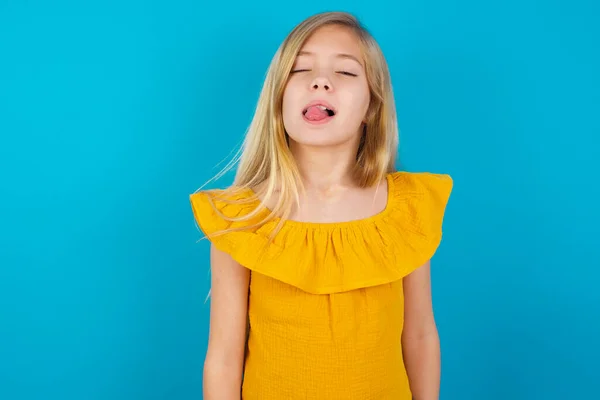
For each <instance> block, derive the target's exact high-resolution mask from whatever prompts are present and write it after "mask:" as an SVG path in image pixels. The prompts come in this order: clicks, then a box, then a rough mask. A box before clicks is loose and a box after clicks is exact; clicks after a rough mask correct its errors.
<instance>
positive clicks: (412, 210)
mask: <svg viewBox="0 0 600 400" xmlns="http://www.w3.org/2000/svg"><path fill="white" fill-rule="evenodd" d="M387 182H388V199H387V205H386V207H385V209H384V210H383V211H382V212H380V213H378V214H376V215H374V216H372V217H369V218H364V219H360V220H355V221H349V222H341V223H310V222H297V221H286V222H285V223H284V224H283V226H282V228H281V230H280V231H279V232H278V233H277V235H276V236H275V237H274V239H273V241H269V233H271V231H272V230H273V229H274V228H275V226H276V225H277V223H278V222H279V221H278V220H277V219H275V220H273V221H269V222H267V223H266V224H263V225H261V226H260V227H258V228H255V227H252V228H248V229H243V228H244V227H249V226H250V225H252V224H254V223H255V222H257V221H260V219H261V218H262V217H263V216H264V215H263V214H260V213H259V214H257V215H256V216H255V217H253V218H252V219H251V220H249V221H236V222H230V221H227V220H224V219H222V218H220V217H219V215H218V214H217V213H216V212H215V209H214V208H213V205H212V204H214V206H215V207H216V208H217V209H218V210H220V211H221V212H222V213H223V214H224V215H226V216H228V217H239V216H243V215H245V214H247V213H249V212H250V211H252V210H253V209H254V208H255V207H256V203H255V201H250V202H247V203H245V204H232V203H230V202H225V201H222V200H219V199H213V201H212V202H210V201H209V195H208V194H207V193H205V192H198V193H195V194H192V195H191V197H190V201H191V205H192V209H193V212H194V216H195V219H196V221H197V222H198V224H199V226H200V228H201V229H202V230H203V232H204V233H205V234H207V235H211V234H212V233H214V232H216V231H220V230H222V229H228V228H234V229H237V230H234V231H231V232H228V233H226V234H224V235H218V236H214V237H211V238H210V239H211V240H212V242H213V243H214V245H215V246H216V247H217V248H218V249H220V250H222V251H225V252H227V253H229V254H230V255H231V256H232V258H233V259H235V260H236V261H237V262H239V263H240V264H241V265H243V266H244V267H246V268H248V269H250V270H251V280H250V294H249V308H248V316H249V321H250V334H249V337H248V352H247V356H246V360H245V371H244V382H243V390H242V396H243V399H244V400H254V399H261V400H270V399H277V400H281V399H315V400H318V399H327V400H337V399H344V400H351V399H361V400H370V399H372V400H384V399H394V400H404V399H407V400H409V399H411V392H410V388H409V383H408V377H407V374H406V370H405V367H404V363H403V357H402V347H401V335H402V328H403V321H404V318H403V316H404V297H403V291H402V278H403V277H405V276H406V275H408V274H409V273H411V272H412V271H414V270H415V269H416V268H418V267H419V266H421V265H423V264H424V263H425V262H426V261H428V260H429V259H430V258H431V257H432V256H433V254H434V253H435V251H436V249H437V247H438V246H439V243H440V241H441V237H442V221H443V216H444V212H445V208H446V204H447V201H448V198H449V196H450V192H451V190H452V179H451V178H450V177H449V176H448V175H439V174H430V173H408V172H395V173H390V174H388V176H387ZM251 194H252V192H251V191H246V192H244V191H242V192H240V193H239V194H238V195H237V196H236V199H237V200H243V199H244V198H249V197H250V195H251Z"/></svg>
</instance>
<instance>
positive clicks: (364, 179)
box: [207, 12, 398, 233]
mask: <svg viewBox="0 0 600 400" xmlns="http://www.w3.org/2000/svg"><path fill="white" fill-rule="evenodd" d="M328 25H338V26H342V27H346V28H349V29H350V30H351V31H352V32H354V34H355V35H356V36H357V38H358V40H359V43H360V46H361V49H362V52H363V58H364V62H365V71H366V77H367V82H368V85H369V88H370V94H371V103H370V105H369V109H368V111H367V116H366V126H365V132H364V135H363V138H362V139H361V143H360V146H359V149H358V152H357V156H356V165H355V168H354V171H353V177H354V179H355V181H356V184H357V185H358V186H360V187H368V186H372V185H374V184H376V183H378V182H380V181H381V180H382V179H383V178H384V177H385V176H386V174H388V173H390V172H393V171H394V170H395V161H396V153H397V147H398V128H397V121H396V110H395V102H394V96H393V90H392V84H391V79H390V74H389V71H388V67H387V63H386V61H385V58H384V56H383V53H382V51H381V49H380V47H379V45H378V44H377V42H376V41H375V39H374V38H373V37H372V36H371V34H370V33H369V32H368V31H367V29H366V28H365V27H364V26H363V25H362V24H361V23H360V22H359V21H358V19H357V18H356V17H354V16H353V15H352V14H349V13H345V12H325V13H320V14H316V15H313V16H311V17H309V18H307V19H305V20H304V21H302V22H301V23H300V24H298V25H297V26H296V27H295V28H294V29H293V30H292V31H291V32H290V33H289V34H288V36H287V37H286V38H285V40H284V41H283V43H282V44H281V45H280V47H279V49H278V50H277V52H276V53H275V55H274V57H273V59H272V61H271V64H270V66H269V68H268V71H267V75H266V78H265V82H264V84H263V87H262V90H261V93H260V97H259V100H258V103H257V106H256V110H255V114H254V117H253V119H252V122H251V124H250V126H249V129H248V132H247V135H246V137H245V140H244V143H243V146H242V148H241V149H240V150H241V152H238V153H237V154H236V156H235V158H234V160H232V161H231V162H230V163H229V164H228V165H227V166H226V167H225V168H224V169H223V170H222V171H221V172H220V173H219V174H217V176H215V177H214V178H213V179H218V178H219V177H221V176H222V175H223V174H225V173H226V172H227V171H228V170H230V169H231V168H232V167H233V165H235V164H236V163H238V162H239V166H238V168H237V173H236V176H235V179H234V183H233V185H232V186H231V187H230V188H228V189H226V190H219V191H217V190H214V191H207V193H212V194H213V195H214V196H213V197H214V198H218V199H219V200H221V201H226V202H231V203H240V202H255V201H256V200H259V199H260V201H259V203H258V204H259V206H258V207H257V208H256V209H255V210H254V211H252V212H251V213H249V214H247V215H244V216H241V217H237V218H231V217H228V216H226V215H223V214H222V213H220V215H221V216H222V217H223V218H224V219H226V220H229V221H232V222H233V221H246V220H249V219H251V218H254V217H255V216H256V215H258V213H260V212H261V211H265V210H268V211H269V212H268V216H267V217H266V218H265V219H263V221H262V222H261V224H262V223H264V222H267V221H268V220H271V219H272V218H275V217H277V218H279V219H280V222H279V224H278V226H277V228H276V229H275V231H276V230H278V229H279V228H280V227H281V225H282V224H283V223H284V222H285V220H286V219H287V218H288V217H289V215H290V213H291V210H292V207H293V205H294V202H295V201H296V202H297V201H298V199H299V192H300V191H301V190H303V186H302V181H301V179H300V174H299V171H298V168H297V165H296V163H295V160H294V157H293V155H292V153H291V151H290V149H289V147H288V138H287V134H286V131H285V127H284V124H283V117H282V99H283V94H284V90H285V87H286V83H287V81H288V78H289V76H290V71H291V69H292V67H293V64H294V62H295V58H296V56H297V54H298V52H299V51H300V49H301V47H302V46H303V45H304V43H305V41H306V40H307V39H308V38H309V37H310V36H311V35H312V34H313V33H314V32H315V31H316V30H317V29H319V28H321V27H324V26H328ZM209 182H210V181H209ZM240 191H242V192H249V193H251V194H252V196H250V198H247V197H246V198H244V200H239V199H237V200H233V198H234V197H235V194H236V193H240ZM274 196H276V197H275V198H276V202H274V204H275V205H274V206H273V207H271V208H270V209H269V208H267V206H266V204H269V202H270V200H271V199H274ZM209 197H210V196H209ZM212 206H213V208H214V209H215V211H217V212H219V210H218V209H217V207H216V206H215V205H214V202H212ZM247 228H248V227H246V229H247ZM221 233H224V232H221Z"/></svg>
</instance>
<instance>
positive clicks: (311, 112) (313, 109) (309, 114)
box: [302, 101, 336, 124]
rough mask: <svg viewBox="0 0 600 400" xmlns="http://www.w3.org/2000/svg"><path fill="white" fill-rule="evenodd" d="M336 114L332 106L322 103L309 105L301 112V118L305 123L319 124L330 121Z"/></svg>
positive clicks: (315, 102) (317, 102) (316, 102)
mask: <svg viewBox="0 0 600 400" xmlns="http://www.w3.org/2000/svg"><path fill="white" fill-rule="evenodd" d="M335 114H336V110H335V109H334V108H333V106H332V105H330V104H328V103H326V102H323V101H314V102H312V103H309V104H308V105H307V106H306V107H304V109H303V110H302V116H303V117H304V119H305V120H306V121H307V122H310V123H312V124H321V123H325V122H328V121H330V120H331V119H332V118H333V117H334V116H335Z"/></svg>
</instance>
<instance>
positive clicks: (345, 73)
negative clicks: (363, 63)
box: [337, 71, 358, 76]
mask: <svg viewBox="0 0 600 400" xmlns="http://www.w3.org/2000/svg"><path fill="white" fill-rule="evenodd" d="M337 73H338V74H342V75H348V76H358V75H356V74H353V73H352V72H348V71H337Z"/></svg>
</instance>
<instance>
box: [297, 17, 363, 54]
mask: <svg viewBox="0 0 600 400" xmlns="http://www.w3.org/2000/svg"><path fill="white" fill-rule="evenodd" d="M307 54H316V55H325V56H327V55H336V54H345V55H348V56H351V57H353V58H356V59H357V60H359V62H361V61H362V58H363V57H362V48H361V44H360V41H359V39H358V36H357V35H356V34H355V33H354V32H353V31H352V30H351V29H350V28H347V27H344V26H337V25H330V26H324V27H321V28H319V29H317V30H316V31H315V32H313V33H312V34H311V35H310V36H309V37H308V39H307V40H306V41H305V42H304V45H303V46H302V47H301V48H300V52H299V53H298V55H299V56H301V55H307ZM361 63H362V62H361Z"/></svg>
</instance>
